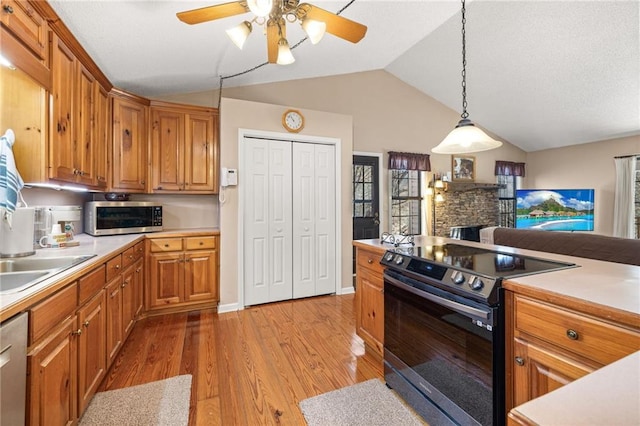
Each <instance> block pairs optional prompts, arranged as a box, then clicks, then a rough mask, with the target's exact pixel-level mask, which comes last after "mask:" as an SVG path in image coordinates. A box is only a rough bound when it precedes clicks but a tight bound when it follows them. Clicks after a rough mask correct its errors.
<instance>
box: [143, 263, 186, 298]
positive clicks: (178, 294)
mask: <svg viewBox="0 0 640 426" xmlns="http://www.w3.org/2000/svg"><path fill="white" fill-rule="evenodd" d="M183 276H184V256H183V254H182V252H179V253H178V252H169V253H151V255H150V258H149V281H150V282H149V283H148V288H149V296H148V298H147V302H148V308H156V307H163V306H167V305H170V304H173V303H180V302H181V301H182V299H183V297H182V291H181V289H182V288H183V281H184V280H183Z"/></svg>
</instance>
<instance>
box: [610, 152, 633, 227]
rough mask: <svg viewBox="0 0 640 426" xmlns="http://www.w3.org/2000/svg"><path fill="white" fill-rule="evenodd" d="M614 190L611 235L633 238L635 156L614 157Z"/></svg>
mask: <svg viewBox="0 0 640 426" xmlns="http://www.w3.org/2000/svg"><path fill="white" fill-rule="evenodd" d="M615 163H616V192H615V198H614V202H613V236H614V237H622V238H635V237H636V231H635V205H634V204H635V178H636V157H635V156H632V157H626V158H616V159H615Z"/></svg>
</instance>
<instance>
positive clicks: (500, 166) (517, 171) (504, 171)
mask: <svg viewBox="0 0 640 426" xmlns="http://www.w3.org/2000/svg"><path fill="white" fill-rule="evenodd" d="M495 175H496V176H521V177H524V163H514V162H512V161H496V172H495Z"/></svg>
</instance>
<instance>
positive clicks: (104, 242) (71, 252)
mask: <svg viewBox="0 0 640 426" xmlns="http://www.w3.org/2000/svg"><path fill="white" fill-rule="evenodd" d="M211 234H219V230H218V228H197V229H165V230H163V231H160V232H154V233H149V234H126V235H113V236H101V237H92V236H91V235H87V234H79V235H76V236H75V238H74V240H75V241H78V242H79V243H80V245H78V246H74V247H64V248H57V249H51V248H43V249H38V250H36V254H34V255H32V256H29V258H47V257H59V256H79V255H87V254H94V255H95V256H94V257H92V258H91V259H89V260H87V261H85V262H82V263H80V264H78V265H76V266H74V267H72V268H68V269H66V270H64V271H62V272H60V273H58V274H55V275H53V276H52V277H50V278H47V279H46V280H43V281H40V282H39V283H37V284H36V285H34V286H32V287H29V288H27V289H25V290H23V291H20V292H17V293H5V294H0V321H4V320H6V319H8V318H10V317H12V316H13V315H15V314H17V313H19V312H22V311H23V310H25V309H27V308H28V307H29V306H32V305H33V304H35V303H37V302H38V301H39V300H41V299H42V298H44V297H47V296H48V295H50V294H53V293H54V292H55V291H57V290H59V289H61V288H62V287H64V286H66V285H67V284H68V283H69V282H71V281H73V280H74V279H76V278H78V277H80V276H81V275H83V274H85V273H87V272H89V271H91V270H92V269H93V268H94V267H96V266H98V265H100V264H101V263H104V262H105V261H107V260H109V258H110V257H112V256H114V255H116V254H118V253H120V252H121V251H123V250H124V249H126V248H128V247H130V246H133V245H135V244H136V243H138V242H140V241H143V240H144V239H145V237H149V238H162V237H173V236H176V237H182V236H198V235H211Z"/></svg>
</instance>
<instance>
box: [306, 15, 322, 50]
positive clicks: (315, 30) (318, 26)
mask: <svg viewBox="0 0 640 426" xmlns="http://www.w3.org/2000/svg"><path fill="white" fill-rule="evenodd" d="M301 25H302V29H303V30H304V32H305V33H307V36H308V37H309V41H311V44H318V42H320V40H322V37H323V36H324V33H325V32H326V31H327V24H325V23H324V22H322V21H316V20H315V19H309V18H304V19H303V20H302V22H301Z"/></svg>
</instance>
